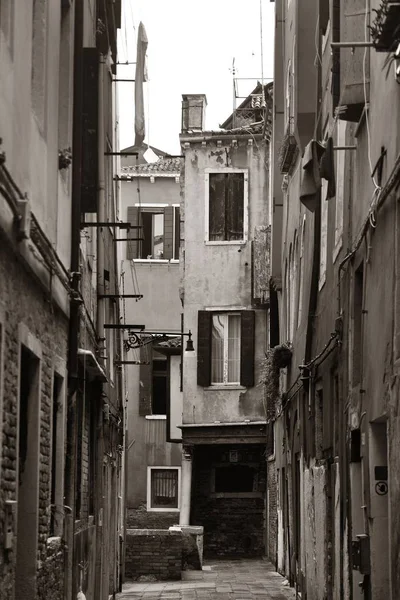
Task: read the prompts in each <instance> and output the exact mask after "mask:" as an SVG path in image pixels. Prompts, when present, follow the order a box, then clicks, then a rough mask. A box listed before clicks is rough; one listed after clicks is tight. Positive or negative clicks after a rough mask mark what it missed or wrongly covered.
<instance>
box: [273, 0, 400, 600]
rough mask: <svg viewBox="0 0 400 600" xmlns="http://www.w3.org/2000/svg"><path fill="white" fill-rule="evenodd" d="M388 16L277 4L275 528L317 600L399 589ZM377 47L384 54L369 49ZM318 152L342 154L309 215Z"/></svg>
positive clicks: (280, 559)
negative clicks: (384, 29)
mask: <svg viewBox="0 0 400 600" xmlns="http://www.w3.org/2000/svg"><path fill="white" fill-rule="evenodd" d="M381 4H386V3H381V2H378V1H376V2H375V1H372V2H370V3H367V4H365V2H363V1H360V2H357V1H356V0H354V1H351V2H343V1H342V2H340V1H336V0H332V1H331V2H329V3H326V6H323V5H322V3H319V4H318V3H317V2H312V1H310V2H305V3H304V4H303V3H302V2H301V3H300V2H291V3H290V5H289V6H288V5H287V4H286V3H285V2H276V41H275V49H276V53H275V88H274V90H275V94H274V102H275V111H274V114H275V119H274V134H273V135H274V145H273V162H274V165H275V168H274V172H273V186H272V193H273V203H274V206H276V207H277V210H276V211H275V210H274V217H273V221H272V239H273V245H274V249H273V251H272V255H273V257H274V259H273V262H272V286H273V291H272V292H271V294H272V296H274V295H275V297H276V299H277V301H278V309H276V310H275V314H273V313H272V312H271V319H272V320H271V331H273V319H274V318H275V319H277V318H278V317H279V338H278V339H277V338H276V331H277V330H276V329H275V338H274V342H275V344H276V345H277V348H280V347H281V346H282V344H285V343H287V342H288V344H287V345H288V347H289V349H290V351H291V359H289V360H288V361H287V362H286V364H282V363H281V364H277V365H276V369H277V370H279V372H280V393H277V394H276V395H275V400H274V399H272V405H273V406H274V407H275V418H274V434H275V435H274V437H275V445H274V451H273V452H272V453H271V455H270V458H269V469H270V470H271V473H272V474H273V475H275V474H276V485H277V525H278V527H277V532H276V536H275V539H272V540H271V542H272V543H271V544H269V546H268V547H269V556H270V558H271V559H272V560H275V562H276V564H277V566H278V569H279V570H280V571H281V572H282V573H285V574H286V575H287V577H288V578H289V580H290V581H291V583H292V584H293V585H296V586H297V587H298V589H299V590H300V591H301V592H302V595H305V596H306V597H307V598H308V599H310V598H311V599H317V598H321V597H326V598H333V599H336V598H337V599H339V598H353V599H360V600H361V598H375V597H376V598H378V597H390V598H396V597H397V596H398V594H399V592H400V587H399V581H398V575H397V573H398V569H397V567H395V565H397V561H398V529H399V528H398V523H397V521H398V519H397V516H396V513H395V511H394V510H393V508H392V507H394V506H395V503H397V502H398V486H397V475H396V473H397V466H396V464H397V463H396V461H397V454H396V452H397V450H396V448H397V447H398V430H397V426H396V422H397V421H396V419H397V416H396V415H397V408H396V407H397V403H398V392H397V383H396V382H397V377H398V375H397V371H396V360H397V354H396V348H397V342H396V340H397V337H396V336H397V333H396V332H397V323H398V317H397V312H398V311H397V308H398V307H397V300H396V298H397V284H396V281H397V274H396V273H397V263H398V259H397V254H398V248H397V239H398V230H397V228H398V218H397V204H398V202H397V196H396V191H395V189H396V186H397V182H398V176H399V175H398V160H399V159H398V153H399V144H398V135H397V133H396V132H395V131H397V129H394V128H393V124H394V123H397V122H398V116H399V115H398V103H397V100H396V99H397V92H398V90H397V87H396V86H397V83H396V81H395V78H394V76H393V75H392V71H389V72H388V73H389V74H388V76H386V75H385V68H384V67H383V65H384V61H385V58H386V56H387V53H388V52H389V50H390V49H388V48H386V49H385V48H383V46H382V44H383V42H382V40H379V35H380V34H379V31H380V29H379V27H378V29H376V27H375V26H376V23H377V20H379V18H380V17H379V16H378V17H376V13H374V12H372V10H377V9H379V8H381ZM396 10H397V9H396ZM370 11H371V12H370ZM385 15H386V13H385ZM393 15H394V19H395V22H397V23H398V15H397V13H396V14H395V13H393V12H391V11H389V12H388V14H387V15H386V16H385V17H384V18H387V19H388V20H389V21H390V18H392V17H393ZM389 21H388V22H389ZM368 25H371V26H372V34H371V35H372V37H371V38H370V30H369V29H368V28H367V26H368ZM374 28H375V29H374ZM306 31H308V42H306V40H307V35H306ZM377 32H378V33H377ZM314 38H315V43H316V45H315V44H314ZM370 40H372V41H373V43H374V45H375V46H379V45H380V49H379V50H380V51H377V49H376V48H375V47H373V46H372V47H371V46H368V45H363V44H364V43H365V41H368V42H369V41H370ZM332 42H333V43H337V42H341V43H344V42H358V43H359V44H361V47H356V48H355V49H354V51H353V53H351V49H350V48H346V47H338V46H335V45H333V46H331V43H332ZM395 42H396V40H391V41H390V44H394V45H393V46H392V47H393V48H394V47H395V46H396V45H397V42H398V40H397V42H396V43H395ZM385 43H388V42H387V40H386V42H385ZM302 44H303V45H302ZM304 44H305V45H304ZM307 44H308V45H307ZM389 53H390V52H389ZM313 65H314V66H313ZM304 115H308V116H307V118H305V116H304ZM312 140H315V143H316V142H319V143H321V144H322V148H323V150H324V151H325V153H326V152H327V150H325V149H328V148H329V147H331V148H332V155H331V158H328V161H330V168H329V174H330V177H328V178H324V177H323V178H322V186H321V185H318V184H317V187H316V191H315V194H314V196H313V205H312V206H311V204H310V198H308V199H307V198H305V197H304V178H305V170H306V169H307V165H306V161H305V159H304V156H305V153H306V152H307V150H306V147H307V145H308V144H309V142H311V141H312ZM330 144H331V146H330ZM314 147H316V146H314ZM325 155H326V154H325ZM321 165H322V163H321ZM325 166H326V163H325ZM325 175H326V171H325ZM333 180H334V187H332V181H333ZM280 205H283V206H282V208H281V207H280ZM310 208H311V209H312V210H310ZM280 211H281V212H280ZM281 217H282V218H281ZM279 255H280V258H279V259H278V256H279ZM271 302H272V300H271ZM278 344H280V345H281V346H278ZM271 345H274V344H273V343H271ZM277 352H279V350H277ZM271 480H272V481H271V486H274V477H273V476H271ZM271 492H272V493H273V487H271ZM273 535H275V534H273ZM360 582H361V585H359V583H360Z"/></svg>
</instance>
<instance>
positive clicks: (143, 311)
mask: <svg viewBox="0 0 400 600" xmlns="http://www.w3.org/2000/svg"><path fill="white" fill-rule="evenodd" d="M126 151H129V152H131V151H132V149H131V148H128V149H127V150H126ZM134 151H136V150H134ZM122 152H124V150H123V151H122ZM142 156H143V152H142V151H138V154H137V155H136V156H130V157H126V158H125V162H127V161H128V160H129V161H130V162H129V164H130V165H133V166H129V165H125V166H122V168H121V172H120V175H119V180H120V181H119V184H120V186H121V210H122V214H123V217H124V219H126V220H127V221H129V222H130V223H131V225H132V229H131V231H130V232H129V235H128V241H127V242H126V243H124V244H123V245H122V244H121V246H122V248H123V252H124V260H123V262H122V272H121V275H122V278H123V286H124V293H125V294H126V295H128V297H127V298H126V299H123V309H122V314H123V319H124V322H125V323H126V324H127V325H128V326H129V325H133V326H136V328H135V327H133V328H132V327H131V328H130V329H129V327H128V328H127V330H126V333H125V348H126V353H125V359H126V360H127V361H128V364H126V365H125V369H126V389H127V393H128V439H127V463H126V464H127V510H128V514H127V526H128V527H130V528H142V529H147V528H149V529H152V528H153V529H154V528H155V529H157V528H158V529H162V528H168V527H169V526H171V525H174V524H177V523H179V508H180V469H181V449H180V444H179V441H180V437H181V432H180V430H179V429H177V428H176V426H175V420H176V419H175V417H174V416H172V421H171V418H170V417H171V413H170V410H169V406H174V407H175V409H176V410H177V411H178V424H179V423H180V421H181V415H180V413H179V406H181V405H182V402H181V390H180V385H179V380H180V375H179V364H180V347H181V346H180V338H178V342H179V344H175V343H172V348H170V350H168V348H169V346H170V345H171V344H166V345H165V343H164V342H167V340H174V336H173V335H172V336H163V335H162V332H167V333H168V332H169V333H170V334H174V333H175V335H178V334H179V332H180V330H181V312H182V306H181V302H180V299H179V286H180V274H179V248H180V193H181V184H180V171H181V162H182V159H181V158H180V157H160V158H159V160H158V161H156V162H154V163H146V162H145V160H144V159H143V158H142ZM139 161H142V163H141V164H140V163H139ZM136 162H138V163H139V164H136ZM130 295H133V296H135V295H136V296H137V297H136V298H132V297H129V296H130ZM138 325H139V326H143V327H144V331H143V333H142V334H140V335H141V341H142V343H143V345H140V344H137V343H136V344H135V343H133V344H132V343H131V342H130V340H132V339H135V338H131V337H130V331H132V330H133V331H134V330H135V329H136V331H137V332H139V329H140V327H138ZM146 331H149V332H154V334H157V333H159V335H150V334H149V335H146ZM171 352H172V355H171ZM175 363H177V364H175ZM175 380H177V382H178V386H175V383H176V381H175ZM180 410H181V409H180Z"/></svg>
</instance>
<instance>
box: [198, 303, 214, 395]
mask: <svg viewBox="0 0 400 600" xmlns="http://www.w3.org/2000/svg"><path fill="white" fill-rule="evenodd" d="M211 317H212V313H211V312H210V311H208V310H199V312H198V321H197V385H202V386H204V387H206V386H208V385H210V384H211Z"/></svg>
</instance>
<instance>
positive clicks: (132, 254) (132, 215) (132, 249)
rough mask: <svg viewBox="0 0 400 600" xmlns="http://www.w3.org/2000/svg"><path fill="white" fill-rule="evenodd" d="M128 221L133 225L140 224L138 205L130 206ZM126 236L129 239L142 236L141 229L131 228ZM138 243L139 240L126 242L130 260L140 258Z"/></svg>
mask: <svg viewBox="0 0 400 600" xmlns="http://www.w3.org/2000/svg"><path fill="white" fill-rule="evenodd" d="M127 221H128V223H130V224H131V225H139V209H138V208H137V207H136V206H128V214H127ZM126 237H127V238H129V239H133V238H138V237H142V235H141V229H130V230H129V232H128V235H127V236H126ZM138 245H139V242H137V241H132V242H127V243H126V258H127V259H128V260H132V259H133V258H138V256H139V252H138Z"/></svg>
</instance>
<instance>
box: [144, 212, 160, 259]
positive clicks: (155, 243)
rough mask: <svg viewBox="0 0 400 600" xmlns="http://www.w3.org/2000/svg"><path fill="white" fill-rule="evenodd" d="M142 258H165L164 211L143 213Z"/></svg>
mask: <svg viewBox="0 0 400 600" xmlns="http://www.w3.org/2000/svg"><path fill="white" fill-rule="evenodd" d="M142 227H143V229H142V234H143V241H142V251H141V257H142V258H164V213H163V212H150V211H149V212H147V211H145V212H143V213H142Z"/></svg>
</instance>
